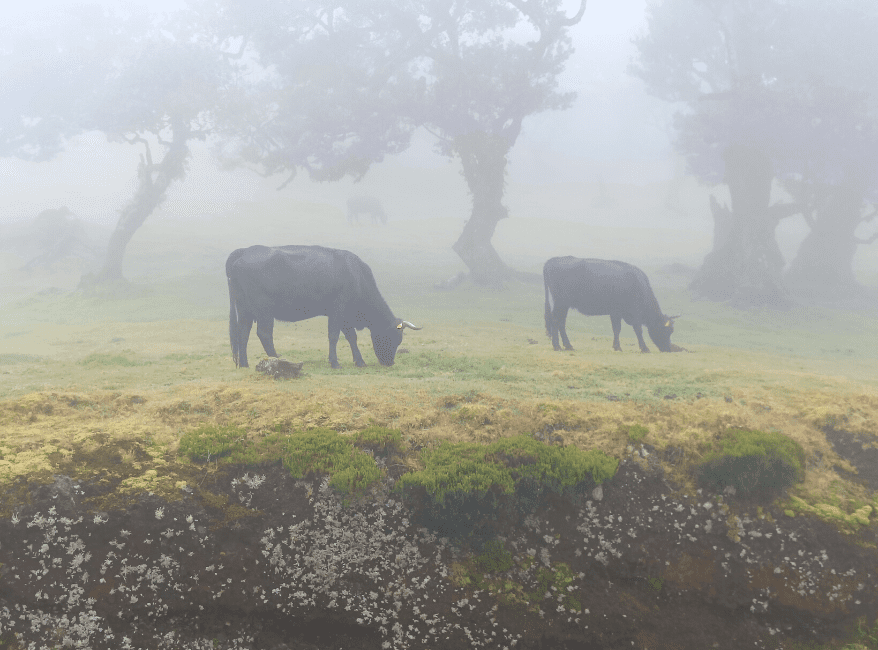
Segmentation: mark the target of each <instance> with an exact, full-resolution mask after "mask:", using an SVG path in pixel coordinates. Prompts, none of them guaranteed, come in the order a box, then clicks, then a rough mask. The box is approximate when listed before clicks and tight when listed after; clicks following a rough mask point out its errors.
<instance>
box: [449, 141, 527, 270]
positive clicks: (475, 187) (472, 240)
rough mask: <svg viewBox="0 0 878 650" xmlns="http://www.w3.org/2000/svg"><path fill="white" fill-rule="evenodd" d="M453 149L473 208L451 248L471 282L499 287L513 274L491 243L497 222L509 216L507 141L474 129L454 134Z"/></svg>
mask: <svg viewBox="0 0 878 650" xmlns="http://www.w3.org/2000/svg"><path fill="white" fill-rule="evenodd" d="M454 149H455V151H456V152H457V154H458V155H459V156H460V160H461V163H462V165H463V174H464V177H465V178H466V182H467V185H468V186H469V190H470V193H471V195H472V201H473V210H472V214H471V215H470V218H469V220H468V221H467V222H466V225H465V226H464V228H463V232H462V233H461V234H460V237H459V238H458V239H457V241H456V242H455V243H454V245H453V246H452V249H453V250H454V252H455V253H457V254H458V255H459V256H460V259H462V260H463V262H464V264H466V265H467V266H468V267H469V270H470V278H471V279H472V280H473V281H474V282H477V283H478V284H483V285H489V286H500V285H501V284H502V283H503V281H504V280H506V279H508V278H510V277H511V276H512V275H513V273H512V270H511V269H510V268H509V267H508V266H507V265H506V263H505V262H503V260H501V259H500V256H499V255H498V254H497V251H496V250H494V246H493V245H492V244H491V238H492V237H493V236H494V230H495V229H496V228H497V222H499V221H500V219H505V218H506V217H507V216H508V213H507V210H506V207H505V206H504V205H503V188H504V185H505V175H506V154H507V153H508V152H509V143H508V142H507V141H506V139H505V138H504V137H502V136H499V135H491V134H488V133H482V132H476V133H470V134H467V135H463V136H459V137H457V138H456V139H455V142H454Z"/></svg>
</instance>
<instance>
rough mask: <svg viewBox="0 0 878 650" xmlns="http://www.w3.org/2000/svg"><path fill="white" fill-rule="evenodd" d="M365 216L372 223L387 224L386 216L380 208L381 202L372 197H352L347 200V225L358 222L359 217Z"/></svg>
mask: <svg viewBox="0 0 878 650" xmlns="http://www.w3.org/2000/svg"><path fill="white" fill-rule="evenodd" d="M361 214H367V215H369V216H370V217H371V218H372V223H375V224H377V223H378V222H379V221H380V222H381V223H387V215H386V214H385V213H384V208H383V207H381V201H379V200H378V199H376V198H375V197H374V196H352V197H351V198H349V199H348V223H350V224H354V223H355V222H359V220H360V215H361Z"/></svg>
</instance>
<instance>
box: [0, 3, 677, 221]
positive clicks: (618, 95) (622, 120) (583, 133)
mask: <svg viewBox="0 0 878 650" xmlns="http://www.w3.org/2000/svg"><path fill="white" fill-rule="evenodd" d="M79 3H80V2H79V0H71V1H68V0H30V1H29V2H27V3H21V4H19V3H15V4H13V3H2V9H0V19H2V21H3V22H7V21H10V22H14V21H15V20H16V19H18V18H20V16H21V15H23V14H25V13H26V12H30V11H40V10H44V9H46V10H51V9H52V8H53V7H57V6H59V5H63V4H79ZM101 4H104V5H107V6H111V7H112V6H122V5H123V4H124V3H123V2H119V1H117V0H103V1H102V2H101ZM146 4H148V6H149V7H150V9H151V10H153V11H173V10H174V9H178V8H181V7H183V6H185V3H184V2H183V1H182V0H154V1H151V2H149V3H146ZM645 5H646V0H589V2H588V5H587V8H586V12H585V16H584V18H583V19H582V21H581V22H580V24H578V25H576V26H575V27H573V28H572V29H571V36H572V37H573V41H574V45H575V47H576V53H575V54H574V55H573V57H572V58H571V61H570V62H569V64H568V68H567V71H566V72H565V73H564V74H563V75H562V77H561V79H560V83H561V87H562V89H564V90H573V91H576V92H577V93H578V95H579V97H578V99H577V102H576V104H575V105H574V107H573V108H572V109H570V110H568V111H564V112H549V113H544V114H541V115H538V116H535V117H532V118H528V119H527V120H526V121H525V124H524V127H523V130H522V134H521V136H520V138H519V140H518V143H517V145H516V147H515V148H514V150H513V152H512V154H511V160H510V167H509V171H510V180H512V181H516V180H523V179H527V180H528V181H531V182H549V181H555V182H557V181H561V182H578V181H585V182H594V181H597V180H604V181H607V182H610V181H614V180H618V181H634V182H638V181H650V180H658V179H659V178H666V177H668V176H669V175H670V174H671V173H672V171H673V166H672V163H671V162H670V158H671V151H670V145H669V142H668V134H667V132H666V131H663V130H662V129H661V128H660V126H661V123H662V121H663V120H664V119H666V116H667V114H668V109H667V107H665V106H663V105H662V104H661V102H658V101H657V100H654V99H652V98H649V97H647V96H646V94H645V93H644V92H643V88H642V84H641V83H640V81H639V80H637V79H634V78H632V77H630V76H629V75H627V74H626V73H625V69H626V66H627V65H628V62H629V61H630V59H631V57H632V55H633V52H634V49H633V46H632V45H631V39H632V37H633V36H635V35H636V34H637V33H639V32H640V31H642V30H643V29H645ZM567 6H568V12H569V13H570V14H573V13H574V12H575V11H576V9H577V8H578V2H576V0H567ZM193 152H194V154H193V159H192V161H191V165H190V173H189V176H188V177H187V180H186V181H185V182H184V183H183V184H182V186H181V187H180V188H172V191H171V193H170V194H169V200H170V199H173V197H174V194H175V193H176V192H178V191H186V192H191V191H193V190H195V189H196V188H198V191H199V192H203V193H205V195H209V196H211V197H212V198H213V199H216V200H220V201H221V200H222V198H223V196H224V195H227V196H228V199H229V200H234V199H239V198H243V199H247V198H249V197H250V196H252V197H253V198H255V196H256V194H258V193H259V192H261V191H264V188H265V186H266V185H265V183H264V182H263V181H262V180H261V179H259V178H258V177H256V176H254V175H252V174H249V173H246V172H240V173H236V174H235V175H234V180H232V179H230V178H229V177H228V176H227V175H225V174H218V173H217V172H216V168H215V165H214V163H213V160H212V159H211V157H210V155H209V154H208V153H207V151H206V150H204V149H203V148H198V147H193ZM138 154H139V150H138V149H137V148H136V147H133V146H130V145H127V144H125V145H120V144H115V145H111V144H108V143H106V141H105V140H104V138H103V137H102V136H101V135H99V134H87V135H84V136H81V137H79V138H77V139H76V141H75V142H74V143H72V146H71V147H70V148H69V149H68V151H66V152H64V153H63V154H61V155H59V156H58V157H57V158H56V159H55V160H53V161H50V162H46V163H25V162H22V161H18V160H15V159H8V158H7V159H0V177H2V178H4V179H6V180H7V182H4V183H3V184H2V185H0V201H2V204H3V205H4V206H5V208H6V209H5V211H4V213H3V214H2V215H0V220H10V219H12V220H18V219H23V218H30V217H32V216H33V215H35V214H36V213H38V212H40V211H41V210H43V209H45V208H46V207H57V206H58V205H62V204H66V205H68V206H70V208H71V209H72V210H73V211H74V212H75V213H76V214H78V215H79V216H81V217H82V218H85V219H88V220H92V221H100V222H104V223H107V224H108V225H109V224H111V223H114V222H115V219H116V215H117V210H118V208H119V207H120V206H121V205H122V204H123V203H124V202H125V200H126V199H127V198H128V197H130V195H131V193H132V192H133V190H134V181H135V176H134V172H135V170H136V166H137V162H138ZM399 162H401V163H402V164H406V165H411V166H418V167H421V166H424V167H431V166H433V165H441V164H445V161H444V160H443V159H441V158H439V157H438V156H437V155H436V154H434V153H433V151H432V148H431V146H430V143H429V141H428V139H427V138H426V137H424V138H418V139H417V140H416V143H415V146H413V147H412V149H411V150H410V151H408V152H406V153H405V154H403V155H402V156H401V157H400V160H399ZM274 186H276V183H274Z"/></svg>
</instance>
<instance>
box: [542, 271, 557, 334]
mask: <svg viewBox="0 0 878 650" xmlns="http://www.w3.org/2000/svg"><path fill="white" fill-rule="evenodd" d="M543 285H544V286H545V287H546V336H548V337H549V338H552V337H553V336H554V335H555V330H556V326H555V316H554V314H553V313H552V310H553V309H554V307H555V305H554V300H553V299H552V292H551V290H550V289H549V269H548V268H547V267H545V266H544V267H543Z"/></svg>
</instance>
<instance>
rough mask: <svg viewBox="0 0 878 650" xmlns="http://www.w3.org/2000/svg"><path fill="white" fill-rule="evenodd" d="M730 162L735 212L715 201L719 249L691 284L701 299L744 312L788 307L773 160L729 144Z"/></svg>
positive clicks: (728, 173)
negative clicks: (773, 198) (728, 304)
mask: <svg viewBox="0 0 878 650" xmlns="http://www.w3.org/2000/svg"><path fill="white" fill-rule="evenodd" d="M725 161H726V173H725V181H726V183H727V184H728V186H729V193H730V194H731V198H732V205H731V209H729V208H727V207H725V206H721V205H720V204H719V203H718V202H717V201H716V199H713V198H711V210H712V211H713V217H714V222H715V230H714V248H713V250H712V251H711V252H710V253H709V254H708V255H707V257H705V259H704V263H703V264H702V266H701V268H700V269H699V271H698V274H697V275H696V276H695V279H694V280H693V281H692V283H691V284H690V285H689V286H690V288H691V289H692V291H693V292H695V294H696V295H698V296H699V297H702V298H708V299H710V300H729V301H731V302H732V303H733V304H735V305H736V306H739V307H742V308H754V307H763V306H768V307H784V306H786V305H787V302H788V301H787V299H786V297H785V290H784V288H783V283H782V280H781V271H782V270H783V265H784V260H783V256H782V255H781V253H780V249H779V248H778V246H777V241H776V240H775V236H774V229H775V228H776V227H777V224H778V221H779V218H780V217H779V215H780V214H782V213H783V212H784V211H783V210H777V209H773V208H774V207H775V206H769V200H770V198H771V182H772V179H773V177H774V173H773V171H772V168H771V161H769V159H768V158H767V157H766V156H765V155H764V154H762V153H761V152H760V151H759V150H757V149H754V148H752V147H747V146H741V145H737V146H730V147H729V148H728V149H727V150H726V152H725ZM784 207H785V206H784ZM787 212H788V210H787ZM783 216H786V215H785V214H784V215H783Z"/></svg>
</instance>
